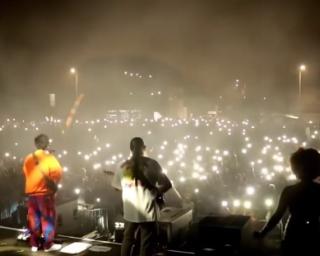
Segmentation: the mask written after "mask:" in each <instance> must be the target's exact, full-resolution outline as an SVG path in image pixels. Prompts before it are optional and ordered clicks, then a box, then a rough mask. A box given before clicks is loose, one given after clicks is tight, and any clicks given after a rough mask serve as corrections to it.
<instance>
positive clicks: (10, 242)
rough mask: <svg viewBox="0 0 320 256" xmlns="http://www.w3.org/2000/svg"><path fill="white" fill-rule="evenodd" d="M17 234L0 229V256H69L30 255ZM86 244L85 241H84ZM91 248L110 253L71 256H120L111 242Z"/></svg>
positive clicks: (95, 243)
mask: <svg viewBox="0 0 320 256" xmlns="http://www.w3.org/2000/svg"><path fill="white" fill-rule="evenodd" d="M18 234H19V232H17V231H14V230H5V229H2V228H1V227H0V255H5V256H25V255H37V256H51V255H64V256H66V255H71V254H65V253H62V252H50V253H47V252H44V251H38V252H36V253H32V252H31V251H30V247H29V245H28V243H27V242H24V241H18V240H17V239H16V238H17V236H18ZM62 240H63V244H62V245H63V246H65V245H68V244H70V243H73V242H81V241H79V240H78V239H72V238H65V237H64V238H62ZM84 242H87V241H84ZM89 243H90V244H92V245H93V246H103V247H108V248H109V249H110V251H108V252H93V251H90V249H89V250H87V251H85V252H83V253H78V254H73V255H79V256H102V255H104V256H120V246H121V244H119V243H112V242H106V241H102V242H99V241H93V242H91V241H90V242H89ZM167 255H168V256H183V255H194V253H193V252H179V251H169V252H168V253H167Z"/></svg>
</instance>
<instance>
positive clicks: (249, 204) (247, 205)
mask: <svg viewBox="0 0 320 256" xmlns="http://www.w3.org/2000/svg"><path fill="white" fill-rule="evenodd" d="M243 206H244V208H245V209H251V207H252V203H251V202H250V201H245V202H244V203H243Z"/></svg>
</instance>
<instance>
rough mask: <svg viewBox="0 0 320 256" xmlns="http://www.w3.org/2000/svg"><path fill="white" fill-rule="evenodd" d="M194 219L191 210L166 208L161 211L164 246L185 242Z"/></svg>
mask: <svg viewBox="0 0 320 256" xmlns="http://www.w3.org/2000/svg"><path fill="white" fill-rule="evenodd" d="M192 217H193V210H192V209H191V208H186V209H183V208H175V207H165V208H164V209H162V210H161V213H160V218H159V226H160V231H161V236H162V237H163V243H164V244H173V243H175V244H177V243H181V242H183V241H184V240H185V238H186V236H187V234H188V231H189V229H190V226H191V223H192Z"/></svg>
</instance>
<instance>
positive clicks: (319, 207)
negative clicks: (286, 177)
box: [254, 148, 320, 256]
mask: <svg viewBox="0 0 320 256" xmlns="http://www.w3.org/2000/svg"><path fill="white" fill-rule="evenodd" d="M290 163H291V168H292V171H293V173H294V174H295V175H296V176H297V178H298V179H299V180H300V182H299V183H297V184H295V185H292V186H288V187H286V188H285V189H284V190H283V191H282V193H281V196H280V200H279V204H278V207H277V209H276V211H275V213H274V214H273V215H272V216H271V218H270V219H269V221H268V223H267V224H266V225H265V227H264V228H263V229H262V230H261V231H260V232H255V234H254V235H255V237H257V238H263V237H264V236H266V234H268V233H269V232H270V231H271V230H272V229H273V228H274V227H275V226H276V225H277V223H278V222H279V221H280V220H281V218H282V217H283V216H284V214H285V212H286V211H287V210H289V212H290V217H289V221H288V224H287V227H286V232H285V239H284V241H283V244H282V249H283V255H308V256H311V255H319V252H317V251H318V248H317V247H318V243H319V242H320V232H319V226H320V225H319V217H320V203H319V201H320V184H318V183H317V181H316V180H317V178H318V177H319V176H320V155H319V153H318V151H317V150H315V149H311V148H309V149H303V148H300V149H298V150H297V151H296V152H295V153H293V154H292V155H291V158H290Z"/></svg>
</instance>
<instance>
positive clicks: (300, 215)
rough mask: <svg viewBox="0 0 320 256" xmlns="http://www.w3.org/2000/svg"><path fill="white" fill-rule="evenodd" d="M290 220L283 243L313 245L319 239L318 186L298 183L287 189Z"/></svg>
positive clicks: (319, 205) (311, 183)
mask: <svg viewBox="0 0 320 256" xmlns="http://www.w3.org/2000/svg"><path fill="white" fill-rule="evenodd" d="M286 190H287V194H288V209H289V212H290V218H289V221H288V224H287V227H286V232H285V241H286V242H289V243H296V242H297V243H304V244H305V243H313V242H314V241H315V240H319V238H320V229H319V218H320V203H319V200H320V184H318V183H315V182H312V181H311V182H300V183H298V184H296V185H293V186H290V187H288V188H287V189H286Z"/></svg>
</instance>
